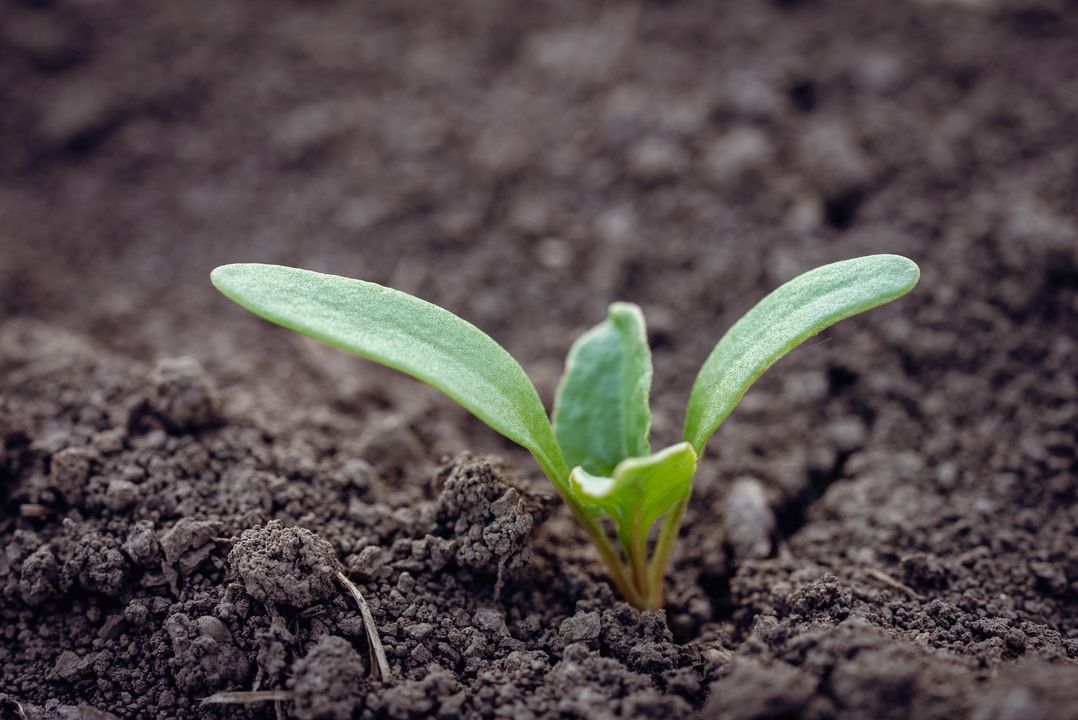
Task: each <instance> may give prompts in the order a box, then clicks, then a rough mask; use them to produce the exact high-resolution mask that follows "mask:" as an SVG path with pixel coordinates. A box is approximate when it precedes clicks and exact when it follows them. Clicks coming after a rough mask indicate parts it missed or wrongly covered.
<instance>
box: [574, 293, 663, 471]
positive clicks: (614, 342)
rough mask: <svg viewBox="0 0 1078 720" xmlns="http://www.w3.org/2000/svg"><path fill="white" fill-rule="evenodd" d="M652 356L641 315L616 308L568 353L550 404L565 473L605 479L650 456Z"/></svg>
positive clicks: (625, 306) (628, 307)
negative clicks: (627, 462) (575, 470)
mask: <svg viewBox="0 0 1078 720" xmlns="http://www.w3.org/2000/svg"><path fill="white" fill-rule="evenodd" d="M650 390H651V350H650V349H649V348H648V340H647V332H646V330H645V328H644V314H643V313H642V312H640V308H639V307H637V306H636V305H632V304H630V303H614V304H613V305H611V306H610V310H609V317H608V318H607V319H606V320H604V321H603V322H601V323H599V324H598V325H596V326H595V327H594V328H592V329H591V330H589V331H588V332H586V333H584V335H582V336H581V337H580V339H578V340H577V341H576V342H575V343H574V344H573V347H572V349H570V350H569V357H568V359H567V360H566V363H565V374H564V375H563V376H562V380H561V385H560V386H559V387H558V393H557V398H556V400H555V402H554V434H555V436H556V437H557V439H558V444H559V445H561V449H562V452H563V453H565V461H566V463H567V464H568V465H569V467H574V466H576V465H581V466H583V468H584V469H585V470H587V471H588V472H589V473H593V474H596V475H609V474H611V473H612V472H613V471H614V467H615V466H616V465H617V464H618V463H619V462H621V461H622V460H624V459H625V458H629V457H639V456H642V455H647V454H648V453H649V452H651V447H650V445H649V443H648V431H649V430H650V429H651V410H650V409H649V408H648V393H649V392H650Z"/></svg>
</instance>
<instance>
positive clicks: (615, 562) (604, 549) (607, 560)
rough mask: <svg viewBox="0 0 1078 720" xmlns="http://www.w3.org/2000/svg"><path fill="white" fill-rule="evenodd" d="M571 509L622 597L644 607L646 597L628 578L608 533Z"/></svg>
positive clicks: (630, 602) (636, 605) (574, 509)
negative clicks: (597, 551)
mask: <svg viewBox="0 0 1078 720" xmlns="http://www.w3.org/2000/svg"><path fill="white" fill-rule="evenodd" d="M570 507H572V508H573V514H574V515H576V519H577V521H579V522H580V524H581V525H583V526H584V530H585V531H587V533H588V537H589V538H590V539H591V542H592V544H593V545H595V547H596V549H598V550H599V557H601V558H602V560H603V564H604V565H606V569H607V572H609V573H610V578H611V579H612V580H613V581H614V584H615V585H617V586H618V590H619V591H620V592H621V594H622V597H624V598H625V600H626V601H627V602H628V603H629V604H630V605H632V606H633V607H635V608H642V607H644V596H643V595H642V594H641V593H640V592H638V591H637V589H636V586H635V585H634V584H633V583H632V582H630V581H629V579H628V577H626V574H625V564H624V563H623V562H622V561H621V558H620V557H618V553H617V551H616V550H615V549H614V546H613V545H611V544H610V539H609V538H607V536H606V533H604V532H603V529H602V528H601V527H599V525H598V524H597V523H596V522H595V521H594V520H592V519H591V518H589V517H586V516H585V515H584V514H583V513H581V512H579V511H578V510H577V509H576V508H575V507H573V505H572V504H570Z"/></svg>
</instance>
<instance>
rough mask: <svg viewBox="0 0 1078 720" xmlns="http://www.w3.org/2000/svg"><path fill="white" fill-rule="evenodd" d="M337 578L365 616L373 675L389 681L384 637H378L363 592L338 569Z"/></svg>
mask: <svg viewBox="0 0 1078 720" xmlns="http://www.w3.org/2000/svg"><path fill="white" fill-rule="evenodd" d="M337 579H338V580H340V581H341V584H342V585H344V587H345V589H347V590H348V592H350V593H352V597H354V598H355V599H356V605H359V614H360V615H361V616H362V617H363V625H364V626H365V627H366V628H367V646H368V647H369V648H370V651H371V677H372V678H374V679H375V680H382V681H384V682H389V680H390V675H389V663H388V662H387V661H386V652H385V650H383V649H382V639H381V638H380V637H378V628H377V627H375V625H374V616H373V615H371V609H370V607H368V606H367V601H366V600H364V599H363V594H362V593H360V592H359V588H357V587H356V586H355V583H353V582H352V581H351V580H349V579H348V577H347V576H346V575H345V574H344V573H342V572H341V571H339V570H338V571H337Z"/></svg>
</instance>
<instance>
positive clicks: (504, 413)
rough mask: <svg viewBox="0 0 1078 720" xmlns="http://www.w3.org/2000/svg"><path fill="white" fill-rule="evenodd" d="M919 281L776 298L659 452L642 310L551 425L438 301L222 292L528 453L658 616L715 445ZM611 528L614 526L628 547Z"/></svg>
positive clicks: (296, 281) (714, 356)
mask: <svg viewBox="0 0 1078 720" xmlns="http://www.w3.org/2000/svg"><path fill="white" fill-rule="evenodd" d="M919 275H920V273H919V270H918V268H917V265H916V264H915V263H913V261H911V260H908V259H907V258H904V257H900V256H897V255H870V256H867V257H861V258H855V259H853V260H845V261H842V262H837V263H832V264H830V265H824V266H822V267H818V268H816V269H815V270H811V271H809V272H807V273H805V274H803V275H800V276H799V277H796V278H794V279H793V280H791V281H789V282H787V283H786V284H784V285H782V286H781V287H779V288H778V289H777V290H775V291H773V292H772V293H771V294H769V295H768V296H767V297H765V298H764V299H763V300H761V301H760V302H759V303H757V304H756V306H755V307H753V308H752V309H751V310H749V312H748V313H746V314H745V315H744V316H743V317H742V318H741V319H740V320H738V321H737V322H736V323H734V325H733V327H731V328H730V330H729V331H728V332H727V333H726V335H725V336H724V337H723V338H722V340H720V341H719V343H718V345H716V346H715V349H714V350H713V351H712V352H711V355H710V356H709V357H708V359H707V361H706V362H705V363H704V365H703V367H702V368H701V370H700V373H699V375H698V376H697V378H696V381H695V383H694V385H693V388H692V392H691V394H690V396H689V403H688V407H687V408H686V413H685V415H686V417H685V426H684V431H683V441H682V442H679V443H677V444H675V445H672V446H670V447H668V448H664V449H662V450H659V451H658V452H652V451H651V447H650V443H649V433H650V429H651V411H650V409H649V406H648V396H649V392H650V388H651V374H652V370H651V351H650V349H649V348H648V344H647V333H646V332H645V327H644V316H643V314H642V313H641V311H640V308H639V307H637V306H636V305H632V304H629V303H614V304H613V305H611V306H610V311H609V317H608V318H607V319H606V320H604V321H603V322H602V323H600V324H599V325H597V326H596V327H595V328H593V329H592V330H590V331H589V332H587V333H586V334H585V335H583V336H582V337H581V338H580V339H579V340H577V342H576V343H575V344H574V345H573V347H572V349H571V350H570V352H569V357H568V360H567V362H566V369H565V374H564V376H563V377H562V381H561V385H560V387H559V388H558V392H557V398H556V400H555V404H554V412H553V416H552V419H548V417H547V413H546V410H545V408H544V407H543V403H542V401H541V400H540V399H539V394H538V392H536V390H535V386H534V385H532V383H531V381H530V380H529V379H528V377H527V375H525V374H524V370H523V369H522V368H521V367H520V365H519V364H518V363H517V362H516V360H514V359H513V358H512V357H511V356H510V355H509V353H508V352H506V351H505V350H504V349H503V348H502V347H501V346H500V345H498V344H497V343H496V342H495V341H494V340H492V339H491V338H490V337H489V336H487V335H486V334H485V333H483V332H482V331H481V330H479V329H478V328H477V327H475V326H474V325H472V324H471V323H469V322H467V321H465V320H462V319H461V318H459V317H457V316H456V315H453V314H452V313H450V312H448V311H447V310H444V309H442V308H440V307H438V306H436V305H432V304H430V303H428V302H425V301H423V300H420V299H418V298H415V297H412V296H411V295H407V294H405V293H402V292H399V291H397V290H392V289H390V288H386V287H383V286H381V285H376V284H374V283H370V282H364V281H361V280H352V279H349V278H343V277H337V276H335V275H325V274H322V273H316V272H311V271H309V270H300V269H296V268H289V267H282V266H278V265H261V264H235V265H224V266H222V267H219V268H217V269H216V270H214V271H213V274H212V275H211V280H212V282H213V284H214V285H215V286H216V287H217V289H218V290H220V291H221V292H222V293H224V294H225V295H226V296H227V297H229V298H230V299H232V300H234V301H235V302H237V303H238V304H240V305H242V306H243V307H245V308H247V309H248V310H250V311H252V312H253V313H255V314H256V315H260V316H261V317H263V318H265V319H267V320H269V321H271V322H274V323H276V324H278V325H281V326H283V327H286V328H289V329H290V330H295V331H296V332H299V333H302V334H304V335H308V336H310V337H312V338H315V339H316V340H321V341H323V342H326V343H329V344H330V345H334V346H336V347H339V348H342V349H344V350H348V351H350V352H353V353H355V354H357V355H359V356H361V357H365V358H368V359H370V360H373V361H375V362H378V363H381V364H383V365H387V366H389V367H392V368H395V369H397V370H400V371H401V372H404V373H406V374H408V375H411V376H412V377H415V378H417V379H419V380H422V381H423V382H425V383H427V384H429V385H431V386H433V387H435V388H437V389H438V390H441V391H442V392H443V393H445V394H446V395H448V396H449V397H450V398H452V399H453V400H455V401H456V402H458V403H459V404H460V405H462V406H463V407H464V408H465V409H467V410H469V411H470V412H472V413H473V414H474V415H475V416H476V417H478V418H479V419H480V420H482V421H483V422H485V423H486V424H487V425H489V426H490V427H491V428H493V429H494V430H496V431H497V432H499V433H501V434H502V435H504V436H505V437H507V438H509V439H510V440H512V441H514V442H516V443H517V444H519V445H521V446H523V447H524V448H526V449H527V450H528V451H530V452H531V454H532V455H533V456H534V457H535V459H536V461H537V462H538V463H539V466H540V467H541V468H542V469H543V471H544V472H545V473H546V475H547V477H548V478H550V481H551V482H552V483H553V484H554V487H555V488H557V490H558V493H559V494H560V495H561V497H562V498H563V499H564V500H565V503H566V504H567V505H568V506H569V508H570V509H571V510H572V512H573V514H574V515H575V516H576V518H577V520H578V521H579V522H580V524H581V525H582V526H583V528H584V530H585V531H586V532H587V534H588V537H590V538H591V540H592V542H593V543H594V544H595V546H596V548H597V549H598V550H599V554H600V556H601V557H602V559H603V562H604V563H605V564H606V566H607V569H608V570H609V572H610V576H611V578H612V579H613V581H614V583H615V584H616V585H617V586H618V589H619V590H620V591H621V593H622V595H623V596H624V597H625V599H626V600H627V601H628V602H629V603H631V604H632V605H634V606H636V607H638V608H657V607H660V606H661V605H662V602H663V592H662V585H663V578H664V576H665V574H666V567H667V564H668V562H669V560H670V554H671V552H672V550H673V546H674V541H675V540H676V539H677V535H678V530H679V528H680V525H681V519H682V516H683V514H684V511H685V506H686V504H687V502H688V500H689V495H690V492H691V490H692V479H693V476H694V474H695V472H696V465H697V462H698V460H699V457H700V455H701V454H702V453H703V451H704V447H705V446H706V445H707V441H708V439H709V438H710V437H711V435H712V434H713V433H714V432H715V430H717V429H718V427H719V425H721V424H722V422H723V421H724V420H725V419H726V417H727V416H728V415H729V414H730V412H731V411H732V410H733V409H734V407H736V406H737V404H738V402H740V400H741V398H742V397H743V396H744V395H745V392H746V391H747V390H748V389H749V387H750V386H751V385H752V383H753V382H755V380H756V378H758V377H760V375H761V374H763V372H764V371H765V370H767V369H768V368H769V367H771V365H772V364H773V363H775V362H776V361H777V360H778V359H779V358H781V357H782V356H784V355H786V354H787V353H788V352H790V351H791V350H793V349H794V348H795V347H797V346H798V345H800V344H801V343H802V342H804V341H805V340H806V339H808V338H810V337H812V336H813V335H815V334H817V333H819V332H820V331H822V330H824V329H826V328H828V327H830V326H831V325H833V324H835V323H836V322H838V321H839V320H843V319H845V318H848V317H850V316H852V315H856V314H857V313H860V312H864V311H865V310H869V309H871V308H874V307H877V306H879V305H883V304H884V303H887V302H890V301H891V300H894V299H896V298H898V297H901V296H902V295H904V294H906V293H907V292H909V291H910V290H911V289H912V288H913V287H914V285H916V284H917V280H918V277H919ZM604 519H608V520H610V521H612V523H613V528H614V534H615V536H616V538H617V544H618V545H620V551H619V550H618V549H617V547H616V545H615V544H614V543H613V542H612V541H611V538H610V537H609V536H608V535H607V533H606V531H605V530H604V528H603V525H602V523H603V521H604ZM660 520H662V524H661V526H660V529H659V531H658V534H657V537H656V538H655V540H654V542H653V543H651V542H649V535H650V534H651V530H652V528H653V527H654V526H655V525H656V524H657V523H659V521H660Z"/></svg>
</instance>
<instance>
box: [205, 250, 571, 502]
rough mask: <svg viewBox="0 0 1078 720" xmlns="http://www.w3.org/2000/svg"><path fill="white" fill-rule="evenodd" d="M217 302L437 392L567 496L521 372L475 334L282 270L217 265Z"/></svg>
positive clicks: (408, 299) (393, 299) (560, 463)
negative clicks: (508, 443)
mask: <svg viewBox="0 0 1078 720" xmlns="http://www.w3.org/2000/svg"><path fill="white" fill-rule="evenodd" d="M210 279H211V281H212V282H213V284H214V286H216V287H217V289H218V290H220V291H221V292H222V293H223V294H224V295H225V296H227V297H228V298H230V299H231V300H233V301H235V302H236V303H238V304H239V305H242V306H243V307H245V308H247V309H248V310H250V311H251V312H253V313H255V314H256V315H259V316H261V317H263V318H265V319H266V320H269V321H270V322H273V323H276V324H278V325H281V326H283V327H286V328H288V329H290V330H295V331H296V332H299V333H302V334H304V335H308V336H310V337H312V338H314V339H316V340H321V341H322V342H325V343H328V344H330V345H333V346H336V347H339V348H341V349H344V350H348V351H349V352H352V353H355V354H356V355H359V356H361V357H364V358H367V359H369V360H373V361H375V362H378V363H381V364H383V365H388V366H389V367H391V368H394V369H396V370H400V371H401V372H403V373H406V374H408V375H411V376H412V377H414V378H417V379H419V380H422V381H423V382H425V383H427V384H429V385H431V386H433V387H435V388H437V389H438V390H440V391H442V392H443V393H445V394H446V395H448V396H449V397H450V398H452V399H453V400H455V401H456V402H458V403H459V404H460V405H462V406H463V407H464V408H466V409H467V410H469V411H470V412H472V413H473V414H474V415H475V416H476V417H478V418H479V419H480V420H482V421H483V422H485V423H486V424H487V425H489V426H490V427H491V428H493V429H494V430H496V431H497V432H499V433H501V434H502V435H504V436H505V437H507V438H509V439H510V440H512V441H513V442H516V443H518V444H519V445H522V446H523V447H525V448H526V449H528V450H529V451H531V453H532V455H534V456H535V458H536V460H537V461H538V462H539V465H540V466H541V467H542V468H543V470H544V471H545V472H546V473H547V475H548V476H549V477H550V479H551V480H552V481H553V482H554V483H555V484H556V485H557V486H558V487H559V489H561V490H562V492H563V493H565V494H567V493H568V486H567V478H568V467H567V466H566V465H565V461H564V459H563V458H562V455H561V451H560V449H559V448H558V444H557V441H556V440H555V438H554V432H553V428H552V427H551V425H550V421H549V420H548V419H547V416H546V410H545V409H544V408H543V403H542V401H541V400H540V399H539V394H538V393H537V392H536V390H535V386H534V385H532V383H531V380H529V379H528V376H527V375H525V374H524V370H523V369H522V368H521V367H520V364H519V363H517V361H516V360H514V359H513V358H512V356H510V355H509V353H508V352H506V351H505V349H503V348H502V347H501V346H500V345H498V343H496V342H495V341H494V340H492V339H491V338H490V337H489V336H488V335H486V334H485V333H484V332H483V331H481V330H480V329H479V328H477V327H475V326H474V325H472V324H471V323H469V322H467V321H465V320H463V319H461V318H459V317H457V316H456V315H454V314H453V313H451V312H449V311H448V310H444V309H442V308H440V307H438V306H437V305H432V304H431V303H429V302H426V301H425V300H420V299H419V298H416V297H413V296H411V295H408V294H406V293H402V292H400V291H397V290H393V289H391V288H387V287H383V286H381V285H377V284H375V283H371V282H364V281H362V280H353V279H351V278H344V277H339V276H336V275H326V274H323V273H317V272H312V271H310V270H300V269H298V268H290V267H284V266H280V265H263V264H258V263H240V264H234V265H223V266H221V267H219V268H217V269H216V270H214V271H213V273H212V274H211V276H210Z"/></svg>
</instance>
